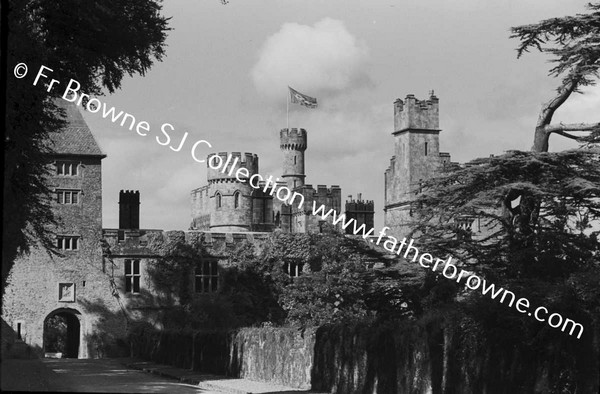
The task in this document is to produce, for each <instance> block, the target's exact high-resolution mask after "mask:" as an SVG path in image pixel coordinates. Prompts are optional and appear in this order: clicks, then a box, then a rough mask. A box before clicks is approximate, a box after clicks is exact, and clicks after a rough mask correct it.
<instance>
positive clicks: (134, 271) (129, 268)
mask: <svg viewBox="0 0 600 394" xmlns="http://www.w3.org/2000/svg"><path fill="white" fill-rule="evenodd" d="M139 292H140V261H139V260H129V259H127V260H125V293H139Z"/></svg>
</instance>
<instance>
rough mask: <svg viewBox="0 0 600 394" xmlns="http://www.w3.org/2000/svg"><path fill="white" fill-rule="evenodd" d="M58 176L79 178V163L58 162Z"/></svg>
mask: <svg viewBox="0 0 600 394" xmlns="http://www.w3.org/2000/svg"><path fill="white" fill-rule="evenodd" d="M56 175H65V176H77V175H79V163H76V162H73V161H57V162H56Z"/></svg>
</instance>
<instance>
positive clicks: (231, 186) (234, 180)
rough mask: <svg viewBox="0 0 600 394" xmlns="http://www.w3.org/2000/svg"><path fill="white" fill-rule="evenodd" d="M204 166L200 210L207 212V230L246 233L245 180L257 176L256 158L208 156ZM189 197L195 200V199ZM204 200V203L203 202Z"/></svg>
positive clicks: (248, 193)
mask: <svg viewBox="0 0 600 394" xmlns="http://www.w3.org/2000/svg"><path fill="white" fill-rule="evenodd" d="M207 167H208V173H207V179H208V190H207V191H206V193H207V195H206V197H202V200H203V201H202V202H201V204H202V205H203V206H202V209H201V210H202V211H203V212H204V211H207V210H208V211H209V212H210V230H212V231H250V229H251V228H252V215H253V198H252V192H253V189H252V187H251V186H250V184H249V183H248V179H249V178H250V177H251V176H252V175H254V174H258V156H257V155H255V154H252V153H244V154H242V153H240V152H231V153H227V152H219V153H217V154H214V153H212V154H209V155H208V158H207ZM238 178H239V179H240V180H238ZM193 197H196V200H198V197H197V196H193ZM206 198H208V201H204V199H206ZM197 204H199V203H197ZM200 219H202V218H200ZM202 220H206V219H202Z"/></svg>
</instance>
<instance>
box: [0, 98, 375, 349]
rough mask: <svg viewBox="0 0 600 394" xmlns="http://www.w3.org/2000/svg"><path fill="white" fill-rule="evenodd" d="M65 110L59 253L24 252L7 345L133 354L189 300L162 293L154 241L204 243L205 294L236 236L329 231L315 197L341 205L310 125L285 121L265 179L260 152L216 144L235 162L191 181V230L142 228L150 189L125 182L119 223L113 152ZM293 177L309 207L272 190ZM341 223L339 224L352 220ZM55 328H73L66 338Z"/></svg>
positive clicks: (57, 189) (193, 275) (196, 283)
mask: <svg viewBox="0 0 600 394" xmlns="http://www.w3.org/2000/svg"><path fill="white" fill-rule="evenodd" d="M61 104H65V103H61ZM65 110H66V120H67V127H65V128H64V129H63V130H62V131H61V132H59V133H53V134H52V136H51V141H50V142H51V144H52V146H53V148H54V152H55V153H54V154H53V155H52V157H51V167H52V168H51V175H50V176H49V177H48V179H47V182H48V185H49V187H50V189H51V190H52V193H53V195H54V198H53V200H54V201H53V203H52V208H53V210H54V212H55V214H56V217H57V219H58V223H59V224H58V226H57V228H56V229H55V233H56V248H57V250H58V252H59V253H60V254H59V255H58V256H52V255H50V254H48V253H47V252H46V251H45V250H44V249H43V248H36V247H32V251H31V253H30V254H29V255H21V256H19V257H18V258H17V259H16V261H15V262H14V265H13V268H12V270H11V272H10V274H9V278H8V281H7V287H6V289H5V293H4V296H3V300H2V301H3V302H2V349H1V351H2V354H3V355H7V356H10V355H17V356H32V355H34V354H35V355H41V356H43V355H47V356H50V355H55V356H58V357H71V358H95V357H104V356H107V355H108V356H110V355H113V356H114V355H125V353H124V352H126V349H124V347H123V342H122V338H124V337H125V335H126V333H127V327H128V326H129V325H130V324H131V323H132V322H135V321H146V322H154V323H156V322H157V316H158V315H159V314H160V313H161V311H164V310H165V309H168V308H172V307H173V306H174V305H177V304H178V303H179V300H178V299H177V297H176V296H173V295H172V294H164V293H161V290H160V289H158V288H156V287H155V285H154V283H153V280H152V279H151V270H152V269H153V268H155V267H156V266H157V265H160V264H161V256H160V255H159V254H158V253H157V251H156V248H154V247H153V246H155V245H156V244H157V243H160V242H162V243H163V244H164V243H167V242H169V241H170V240H181V241H183V242H185V243H187V244H194V245H202V248H201V249H202V250H203V254H202V256H200V258H199V260H198V261H196V262H195V267H194V268H193V270H192V271H191V272H190V273H189V277H188V278H187V279H186V282H189V283H188V284H187V286H188V287H189V288H190V289H191V291H192V293H193V294H194V297H204V296H206V295H211V294H214V293H218V292H219V289H220V288H221V286H222V285H223V277H222V274H221V272H222V270H223V269H225V268H227V265H228V264H229V253H230V252H231V251H232V250H233V249H234V248H235V247H236V245H239V244H240V243H241V242H244V241H248V242H251V243H252V244H253V245H254V246H255V247H256V248H260V247H261V244H262V243H263V242H265V241H267V240H268V237H269V233H270V232H272V231H274V230H276V229H279V230H280V231H284V232H294V233H307V232H315V233H319V232H324V231H326V226H324V224H325V223H326V221H321V220H318V218H317V217H315V216H314V215H312V212H311V209H312V203H313V201H315V202H317V204H319V205H320V204H323V205H324V206H325V207H326V209H327V210H328V209H335V210H336V211H338V212H339V211H340V210H341V189H340V187H339V186H336V185H334V186H332V187H330V188H328V187H326V186H324V185H318V186H317V188H316V189H315V188H313V187H312V186H311V185H308V184H305V178H306V175H305V171H304V160H305V158H304V152H305V151H306V148H307V133H306V130H304V129H291V130H288V129H283V130H281V133H280V148H281V150H282V151H283V171H282V176H281V177H282V178H283V180H281V181H279V180H276V181H275V182H273V184H272V185H270V186H269V185H267V182H265V181H263V182H262V183H261V184H260V185H261V186H265V187H264V188H260V189H258V188H253V187H251V186H250V185H249V183H250V178H251V177H252V176H254V175H258V174H259V167H258V156H257V155H253V154H249V153H246V154H244V155H243V156H242V155H241V154H240V153H235V152H234V153H231V154H230V155H227V154H225V153H219V154H217V155H216V156H219V157H221V158H222V159H225V156H229V164H226V165H225V167H226V168H225V169H226V171H217V170H214V169H212V168H211V167H210V166H208V177H207V179H208V185H206V186H203V187H200V188H198V189H195V190H193V191H192V192H191V200H192V201H191V202H192V204H191V205H192V225H191V229H190V230H188V231H186V232H184V231H170V232H165V231H162V230H149V229H140V225H139V224H140V193H139V192H137V191H130V190H122V191H121V192H120V194H119V228H117V229H110V228H103V226H102V159H103V158H105V157H106V155H105V154H104V153H103V152H102V151H101V149H100V148H99V146H98V144H97V143H96V141H95V139H94V137H93V134H92V132H91V130H90V129H89V127H88V126H87V124H86V123H85V121H84V119H83V117H82V115H81V113H80V112H79V110H78V109H77V107H76V106H74V105H72V104H66V108H65ZM212 156H215V155H212ZM240 168H244V169H245V171H247V174H246V175H245V178H244V179H243V181H245V182H242V181H241V180H238V179H237V178H236V177H232V176H231V175H230V174H231V173H232V172H231V170H237V169H240ZM256 179H259V178H258V177H256ZM284 186H285V187H287V188H288V189H290V190H293V191H294V193H298V194H299V195H301V196H302V197H303V198H304V201H305V204H304V206H303V207H302V208H299V207H298V206H297V205H292V204H289V205H288V204H286V203H285V202H282V201H281V200H280V199H278V198H274V197H273V191H274V190H275V189H278V188H282V187H284ZM346 208H347V209H348V211H347V214H348V216H349V217H353V218H355V219H356V220H357V221H358V222H359V223H365V224H367V225H372V223H373V214H374V209H373V202H372V201H362V200H361V199H360V197H359V198H358V200H352V199H350V201H348V202H347V204H346ZM329 220H331V218H330V219H329ZM332 227H333V229H334V231H340V227H341V226H339V225H337V226H332ZM329 230H330V228H328V230H327V231H329ZM282 269H283V270H284V272H286V273H287V274H288V275H290V276H291V277H293V276H297V275H299V274H300V273H301V269H300V267H298V266H297V265H294V264H293V263H287V265H285V267H282ZM57 319H58V320H60V321H61V323H60V325H58V326H57V325H56V322H57ZM57 327H58V328H57ZM56 329H63V330H64V332H61V337H62V338H63V344H62V345H61V346H58V345H57V342H56V332H55V331H56ZM52 330H54V331H52ZM119 343H120V345H119Z"/></svg>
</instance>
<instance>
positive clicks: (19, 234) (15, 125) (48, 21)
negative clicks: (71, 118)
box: [1, 0, 169, 289]
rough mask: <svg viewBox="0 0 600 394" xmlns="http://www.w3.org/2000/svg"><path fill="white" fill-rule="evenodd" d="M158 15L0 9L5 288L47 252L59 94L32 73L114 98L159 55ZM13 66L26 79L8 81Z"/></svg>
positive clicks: (89, 8) (145, 0)
mask: <svg viewBox="0 0 600 394" xmlns="http://www.w3.org/2000/svg"><path fill="white" fill-rule="evenodd" d="M160 12H161V4H160V1H158V0H133V1H127V2H114V1H103V0H93V1H86V2H83V1H78V0H66V1H60V2H47V1H39V0H12V1H9V2H8V7H2V14H3V15H2V16H3V18H2V19H3V21H8V34H6V35H3V37H2V40H3V43H2V44H3V45H2V46H3V48H6V56H5V57H4V56H3V61H2V70H1V74H2V80H3V81H4V82H5V83H6V108H5V109H6V117H5V124H4V125H5V130H6V131H5V148H4V153H5V161H4V193H3V197H4V206H3V209H4V212H5V215H4V220H3V242H2V245H3V247H2V261H3V264H2V288H3V289H4V283H5V280H6V276H7V274H8V271H9V270H10V267H11V266H12V262H13V261H14V259H15V257H16V256H17V255H18V253H20V252H27V251H28V249H29V247H30V246H32V245H35V244H37V243H40V244H41V246H43V247H45V248H46V249H47V250H51V249H52V237H51V235H52V228H53V225H54V224H55V221H54V219H55V218H54V217H53V214H52V210H51V209H50V198H49V190H48V188H47V186H46V183H45V177H46V176H47V175H48V167H47V164H48V154H50V153H51V147H50V146H48V144H47V143H46V141H47V140H48V136H49V133H52V132H60V129H61V127H63V126H64V123H63V116H64V113H63V112H61V111H60V110H58V109H57V108H56V107H55V106H54V103H53V96H56V95H58V94H59V93H58V91H59V90H61V89H54V90H52V91H51V92H50V93H48V92H47V91H46V89H45V87H44V86H43V84H42V83H38V85H37V86H33V79H34V78H35V75H36V74H37V70H38V69H39V68H40V66H41V65H44V66H47V67H49V68H51V69H52V70H53V72H52V77H53V78H55V79H57V80H59V81H61V83H64V84H66V83H67V82H68V81H69V80H70V79H71V78H72V79H75V80H77V81H78V82H80V83H81V90H82V91H85V92H87V93H90V94H93V95H101V94H103V89H106V90H107V91H108V92H113V91H114V90H115V89H118V88H119V87H120V86H121V81H122V79H123V77H124V76H125V75H130V76H131V75H134V74H140V75H144V74H145V73H146V72H147V71H148V69H149V68H150V67H151V66H152V64H153V62H154V61H155V60H161V59H162V57H163V56H164V47H165V39H166V33H167V31H168V30H169V28H168V26H167V23H168V18H165V17H163V16H162V15H161V14H160ZM19 63H25V64H26V65H27V66H28V68H29V74H28V76H27V77H26V78H24V79H17V78H15V76H14V75H13V68H14V67H15V66H16V65H17V64H19ZM8 213H9V214H8Z"/></svg>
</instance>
